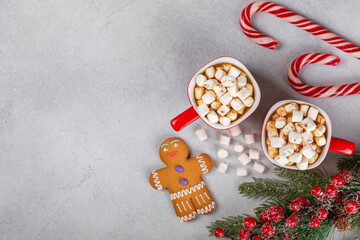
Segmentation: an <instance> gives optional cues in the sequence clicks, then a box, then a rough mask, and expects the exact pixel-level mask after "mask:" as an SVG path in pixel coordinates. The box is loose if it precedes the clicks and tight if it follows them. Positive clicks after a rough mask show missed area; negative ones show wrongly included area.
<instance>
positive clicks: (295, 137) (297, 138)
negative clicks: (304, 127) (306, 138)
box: [289, 132, 302, 144]
mask: <svg viewBox="0 0 360 240" xmlns="http://www.w3.org/2000/svg"><path fill="white" fill-rule="evenodd" d="M289 142H291V143H295V144H301V142H302V138H301V134H300V133H297V132H290V134H289Z"/></svg>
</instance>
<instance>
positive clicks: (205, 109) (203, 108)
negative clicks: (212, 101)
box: [197, 103, 210, 117]
mask: <svg viewBox="0 0 360 240" xmlns="http://www.w3.org/2000/svg"><path fill="white" fill-rule="evenodd" d="M197 109H198V111H199V114H200V116H202V117H203V116H205V115H206V114H208V113H209V111H210V110H209V107H208V106H207V105H206V104H205V103H203V104H201V105H199V106H198V107H197Z"/></svg>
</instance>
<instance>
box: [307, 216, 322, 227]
mask: <svg viewBox="0 0 360 240" xmlns="http://www.w3.org/2000/svg"><path fill="white" fill-rule="evenodd" d="M320 224H321V219H320V218H318V217H313V218H312V219H310V222H309V225H310V227H312V228H317V227H318V226H319V225H320Z"/></svg>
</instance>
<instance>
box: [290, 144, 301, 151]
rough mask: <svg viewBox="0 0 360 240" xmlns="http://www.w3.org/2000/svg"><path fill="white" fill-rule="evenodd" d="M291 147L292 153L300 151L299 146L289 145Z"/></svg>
mask: <svg viewBox="0 0 360 240" xmlns="http://www.w3.org/2000/svg"><path fill="white" fill-rule="evenodd" d="M291 147H292V148H293V149H294V152H299V151H300V144H295V143H291Z"/></svg>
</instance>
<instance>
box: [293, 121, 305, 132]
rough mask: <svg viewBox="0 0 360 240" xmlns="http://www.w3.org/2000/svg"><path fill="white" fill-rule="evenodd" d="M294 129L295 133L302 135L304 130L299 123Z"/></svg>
mask: <svg viewBox="0 0 360 240" xmlns="http://www.w3.org/2000/svg"><path fill="white" fill-rule="evenodd" d="M295 129H296V132H297V133H303V132H304V128H303V127H302V126H301V124H300V123H298V122H297V123H295Z"/></svg>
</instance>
